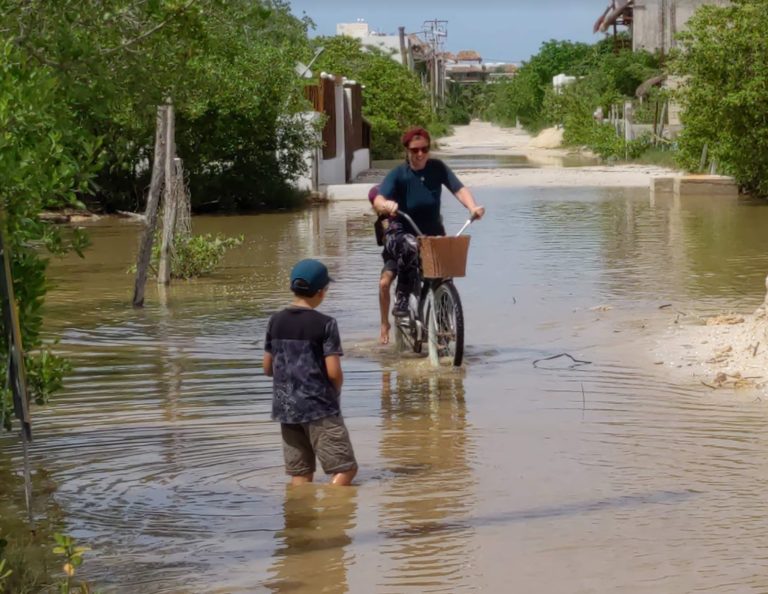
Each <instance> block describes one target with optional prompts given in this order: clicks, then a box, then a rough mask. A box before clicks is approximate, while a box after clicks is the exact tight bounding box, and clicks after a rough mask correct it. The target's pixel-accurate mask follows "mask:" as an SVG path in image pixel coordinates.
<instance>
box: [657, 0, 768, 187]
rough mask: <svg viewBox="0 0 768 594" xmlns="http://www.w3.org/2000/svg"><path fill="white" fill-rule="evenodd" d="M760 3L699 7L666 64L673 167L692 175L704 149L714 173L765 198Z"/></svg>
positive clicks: (765, 68)
mask: <svg viewBox="0 0 768 594" xmlns="http://www.w3.org/2000/svg"><path fill="white" fill-rule="evenodd" d="M766 31H768V0H738V1H736V2H734V3H732V4H731V5H730V6H726V7H719V6H702V7H701V8H699V10H698V11H697V12H696V14H695V15H694V16H693V18H691V20H690V21H689V22H688V25H687V31H686V32H684V33H682V34H681V36H680V43H681V48H682V51H680V52H679V53H678V54H677V55H676V57H675V58H674V60H673V63H672V67H673V70H674V72H675V73H676V74H678V75H680V76H682V77H683V79H684V81H685V84H684V86H683V87H682V88H681V89H680V92H679V93H678V98H679V100H680V103H681V106H682V122H683V126H684V127H683V130H682V133H681V134H680V137H679V139H678V142H679V152H680V162H681V164H682V165H683V166H684V167H686V168H688V169H690V170H697V169H698V167H699V163H700V159H701V155H702V152H703V149H704V147H705V146H706V147H707V151H708V155H709V159H710V160H714V161H716V162H717V164H718V170H719V172H721V173H725V174H730V175H733V176H734V177H735V178H736V180H737V181H738V182H739V184H741V186H742V187H743V188H744V189H746V190H747V191H749V192H754V193H756V194H758V195H762V196H768V101H766V88H768V44H766V42H765V40H766Z"/></svg>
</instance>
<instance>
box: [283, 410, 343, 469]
mask: <svg viewBox="0 0 768 594" xmlns="http://www.w3.org/2000/svg"><path fill="white" fill-rule="evenodd" d="M280 427H281V430H282V433H283V454H284V456H285V472H286V473H287V474H289V475H291V476H302V475H305V474H311V473H313V472H315V468H316V467H315V457H317V458H318V459H319V460H320V464H321V465H322V467H323V471H325V473H326V474H336V473H338V472H346V471H347V470H352V469H354V468H357V461H356V460H355V452H354V450H353V449H352V442H351V441H350V440H349V432H348V431H347V426H346V425H345V424H344V418H343V417H341V416H337V417H325V418H324V419H318V420H316V421H311V422H309V423H301V424H297V425H291V424H286V423H282V424H281V425H280Z"/></svg>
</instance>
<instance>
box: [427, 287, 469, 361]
mask: <svg viewBox="0 0 768 594" xmlns="http://www.w3.org/2000/svg"><path fill="white" fill-rule="evenodd" d="M426 319H427V325H428V344H429V357H430V360H432V361H436V362H438V363H439V364H445V363H448V364H452V365H453V366H455V367H459V366H460V365H461V362H462V361H463V359H464V310H463V309H462V307H461V299H460V298H459V292H458V291H457V290H456V287H455V285H454V284H453V283H452V282H451V281H445V282H443V283H440V284H439V285H438V286H437V287H435V288H434V289H433V290H432V299H430V300H429V306H428V311H427V315H426Z"/></svg>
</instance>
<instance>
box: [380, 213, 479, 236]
mask: <svg viewBox="0 0 768 594" xmlns="http://www.w3.org/2000/svg"><path fill="white" fill-rule="evenodd" d="M395 216H399V217H403V218H404V219H405V220H406V221H408V223H409V224H410V225H411V227H413V230H414V231H416V234H417V235H424V234H423V233H422V232H421V229H419V226H418V225H417V224H416V223H415V222H414V220H413V219H412V218H411V217H410V216H409V215H408V214H406V213H404V212H402V211H397V215H395ZM476 220H477V217H469V218H468V219H467V222H466V223H464V226H462V228H461V229H459V232H458V233H457V234H456V237H458V236H459V235H461V234H462V233H464V231H466V229H467V227H469V226H470V225H471V224H472V223H474V222H475V221H476Z"/></svg>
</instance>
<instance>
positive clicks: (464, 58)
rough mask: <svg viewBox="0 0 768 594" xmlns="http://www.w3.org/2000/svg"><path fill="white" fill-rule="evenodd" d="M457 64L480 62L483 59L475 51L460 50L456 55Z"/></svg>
mask: <svg viewBox="0 0 768 594" xmlns="http://www.w3.org/2000/svg"><path fill="white" fill-rule="evenodd" d="M456 59H457V60H458V61H459V62H482V61H483V58H482V57H481V56H480V54H478V53H477V52H476V51H475V50H462V51H460V52H459V53H458V54H456Z"/></svg>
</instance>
